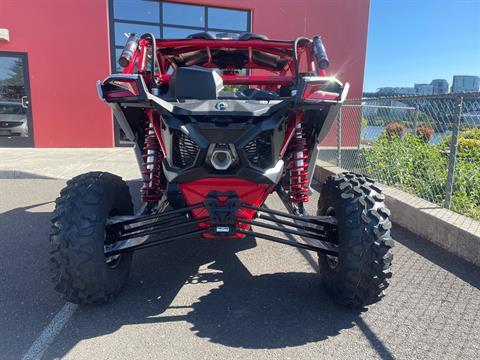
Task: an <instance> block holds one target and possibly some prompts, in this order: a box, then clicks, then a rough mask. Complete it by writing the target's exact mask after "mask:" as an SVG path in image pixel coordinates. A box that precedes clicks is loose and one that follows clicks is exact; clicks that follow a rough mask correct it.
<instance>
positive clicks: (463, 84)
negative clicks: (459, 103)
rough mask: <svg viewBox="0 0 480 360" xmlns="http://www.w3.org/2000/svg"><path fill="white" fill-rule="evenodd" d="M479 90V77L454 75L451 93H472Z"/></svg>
mask: <svg viewBox="0 0 480 360" xmlns="http://www.w3.org/2000/svg"><path fill="white" fill-rule="evenodd" d="M479 90H480V77H478V76H471V75H454V76H453V82H452V92H453V93H461V92H472V91H479Z"/></svg>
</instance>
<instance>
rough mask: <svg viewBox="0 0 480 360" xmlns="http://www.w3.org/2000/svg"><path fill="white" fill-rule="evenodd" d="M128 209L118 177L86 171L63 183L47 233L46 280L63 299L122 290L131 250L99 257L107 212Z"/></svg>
mask: <svg viewBox="0 0 480 360" xmlns="http://www.w3.org/2000/svg"><path fill="white" fill-rule="evenodd" d="M132 213H133V205H132V200H131V197H130V192H129V189H128V186H127V184H126V183H125V182H124V181H123V180H122V179H121V178H120V177H118V176H115V175H112V174H109V173H105V172H90V173H87V174H83V175H80V176H76V177H74V178H73V179H72V180H70V181H68V182H67V186H66V187H65V188H64V189H63V190H62V191H61V192H60V197H59V198H58V199H57V200H56V207H55V212H54V216H53V218H52V231H51V234H50V269H51V273H52V280H53V283H54V286H55V290H57V291H58V292H60V293H61V294H62V295H63V297H64V298H65V299H66V300H67V301H70V302H73V303H76V304H88V305H90V304H104V303H108V302H111V301H112V300H113V299H114V298H115V297H116V296H117V295H118V294H119V292H120V291H121V290H122V288H123V286H124V285H125V283H126V281H127V278H128V275H129V272H130V265H131V262H132V254H131V253H130V254H122V255H116V256H111V257H109V258H106V257H105V251H104V245H105V239H106V236H105V225H106V222H107V218H108V217H109V216H118V215H130V214H132Z"/></svg>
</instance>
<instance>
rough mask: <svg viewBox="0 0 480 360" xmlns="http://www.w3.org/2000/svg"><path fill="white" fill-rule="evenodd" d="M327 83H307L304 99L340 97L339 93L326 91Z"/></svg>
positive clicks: (335, 98)
mask: <svg viewBox="0 0 480 360" xmlns="http://www.w3.org/2000/svg"><path fill="white" fill-rule="evenodd" d="M324 89H325V84H307V86H306V87H305V90H304V91H303V95H302V99H303V100H313V101H325V100H326V101H335V100H338V98H339V97H340V94H339V93H335V92H330V91H325V90H324Z"/></svg>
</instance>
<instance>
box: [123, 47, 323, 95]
mask: <svg viewBox="0 0 480 360" xmlns="http://www.w3.org/2000/svg"><path fill="white" fill-rule="evenodd" d="M313 46H314V45H313V42H312V40H310V39H307V38H298V39H296V40H295V41H280V40H261V39H252V40H232V39H173V40H156V41H155V48H156V60H157V64H158V73H156V74H155V78H156V79H157V81H158V83H160V84H166V83H168V80H169V79H170V75H169V74H168V73H167V72H168V70H169V69H170V68H171V67H176V66H177V65H176V64H175V63H174V61H172V57H173V56H178V55H182V54H186V53H192V52H196V51H205V52H206V54H207V59H206V61H204V62H202V63H200V64H198V65H199V66H202V67H207V68H218V67H219V66H218V65H217V64H216V63H215V60H214V59H213V57H212V50H218V49H225V50H239V49H247V53H248V61H247V63H246V64H245V65H244V66H242V69H254V70H264V71H269V72H272V73H273V74H274V75H252V74H249V75H235V74H233V72H234V71H233V70H238V69H235V68H234V67H229V68H227V70H231V72H232V73H231V74H225V75H221V77H222V79H223V83H224V84H226V85H265V86H268V87H272V86H281V85H289V84H294V83H295V82H296V81H297V79H298V78H297V77H298V69H299V67H300V65H299V64H302V61H305V62H306V71H307V72H308V73H310V74H316V75H318V76H326V71H325V70H324V69H321V68H320V67H319V66H318V64H317V63H316V61H315V58H314V56H313V52H314V48H313ZM322 46H323V45H322ZM151 48H152V42H151V41H150V40H149V39H146V38H142V39H140V41H139V42H138V47H137V49H136V51H135V52H134V53H133V55H132V59H131V61H130V62H129V64H128V65H127V66H126V67H125V68H124V70H123V74H132V73H143V74H145V73H146V72H147V59H148V54H149V52H151ZM254 51H256V52H260V53H262V54H269V55H275V56H277V57H279V58H280V59H282V60H283V61H284V62H285V65H284V66H283V67H282V68H281V69H276V68H274V67H269V66H265V65H263V64H259V63H258V62H256V61H255V58H254V56H253V54H254ZM146 80H147V79H146ZM147 82H148V80H147Z"/></svg>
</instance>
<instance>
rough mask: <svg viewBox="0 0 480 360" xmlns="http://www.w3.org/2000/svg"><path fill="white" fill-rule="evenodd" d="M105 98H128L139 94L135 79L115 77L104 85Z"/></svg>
mask: <svg viewBox="0 0 480 360" xmlns="http://www.w3.org/2000/svg"><path fill="white" fill-rule="evenodd" d="M103 94H104V96H105V99H113V98H130V97H137V96H139V95H140V91H139V89H138V85H137V82H136V81H135V79H115V80H111V81H109V82H108V83H106V84H105V85H104V88H103Z"/></svg>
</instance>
